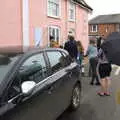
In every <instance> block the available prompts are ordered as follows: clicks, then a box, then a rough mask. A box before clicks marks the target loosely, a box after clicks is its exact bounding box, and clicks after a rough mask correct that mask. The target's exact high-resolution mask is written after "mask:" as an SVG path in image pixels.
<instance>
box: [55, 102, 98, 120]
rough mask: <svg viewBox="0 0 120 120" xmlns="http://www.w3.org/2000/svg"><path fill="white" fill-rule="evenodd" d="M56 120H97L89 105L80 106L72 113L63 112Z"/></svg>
mask: <svg viewBox="0 0 120 120" xmlns="http://www.w3.org/2000/svg"><path fill="white" fill-rule="evenodd" d="M57 120H98V119H97V118H96V114H95V111H94V109H93V108H92V106H91V105H90V104H82V105H81V106H80V109H78V110H77V111H74V112H70V111H68V110H67V111H65V112H64V113H63V114H62V115H61V116H60V117H59V118H58V119H57Z"/></svg>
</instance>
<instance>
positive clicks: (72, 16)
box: [69, 2, 75, 20]
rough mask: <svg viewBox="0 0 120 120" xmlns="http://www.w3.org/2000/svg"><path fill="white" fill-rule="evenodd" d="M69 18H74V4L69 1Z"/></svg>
mask: <svg viewBox="0 0 120 120" xmlns="http://www.w3.org/2000/svg"><path fill="white" fill-rule="evenodd" d="M69 19H73V20H74V19H75V4H74V3H72V2H70V8H69Z"/></svg>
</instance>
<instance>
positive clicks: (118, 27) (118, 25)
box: [116, 24, 120, 32]
mask: <svg viewBox="0 0 120 120" xmlns="http://www.w3.org/2000/svg"><path fill="white" fill-rule="evenodd" d="M116 31H117V32H120V24H117V25H116Z"/></svg>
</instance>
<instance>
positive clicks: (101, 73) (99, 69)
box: [54, 35, 112, 96]
mask: <svg viewBox="0 0 120 120" xmlns="http://www.w3.org/2000/svg"><path fill="white" fill-rule="evenodd" d="M100 41H101V38H100V39H99V41H98V44H96V42H95V41H93V40H91V41H90V44H89V46H88V49H87V52H86V55H84V49H83V46H82V44H81V42H80V41H76V40H75V39H74V36H72V35H68V40H67V42H66V43H65V44H64V46H57V47H60V48H63V49H65V50H67V51H68V53H69V54H70V56H71V58H72V59H74V60H76V61H77V62H78V64H79V65H80V66H81V67H84V66H82V63H83V59H84V56H88V59H89V65H90V71H91V81H90V85H94V84H95V85H101V89H100V91H99V92H98V93H97V94H98V95H100V96H109V95H110V92H109V87H110V83H111V82H110V73H111V70H112V68H111V64H110V63H109V62H108V60H107V58H106V56H105V54H104V51H103V50H102V49H101V48H100V46H101V42H100ZM54 47H56V45H55V46H54Z"/></svg>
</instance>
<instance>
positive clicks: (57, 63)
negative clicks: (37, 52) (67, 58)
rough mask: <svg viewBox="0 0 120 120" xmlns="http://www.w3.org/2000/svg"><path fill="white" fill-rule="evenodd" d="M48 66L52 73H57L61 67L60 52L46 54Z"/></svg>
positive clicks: (61, 58) (61, 57)
mask: <svg viewBox="0 0 120 120" xmlns="http://www.w3.org/2000/svg"><path fill="white" fill-rule="evenodd" d="M47 54H48V58H49V61H50V65H51V68H52V71H53V72H56V71H58V70H59V69H61V68H62V67H63V61H64V60H63V57H64V56H62V54H61V53H60V52H47Z"/></svg>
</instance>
